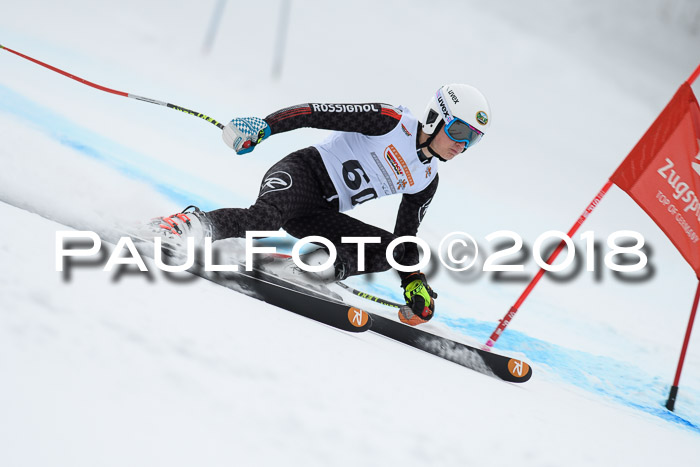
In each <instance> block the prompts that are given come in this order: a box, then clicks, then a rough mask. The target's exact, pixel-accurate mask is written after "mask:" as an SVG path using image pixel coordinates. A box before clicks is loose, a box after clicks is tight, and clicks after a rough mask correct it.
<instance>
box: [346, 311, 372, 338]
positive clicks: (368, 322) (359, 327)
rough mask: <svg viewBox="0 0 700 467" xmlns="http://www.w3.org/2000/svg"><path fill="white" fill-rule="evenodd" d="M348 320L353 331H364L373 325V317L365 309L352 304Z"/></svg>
mask: <svg viewBox="0 0 700 467" xmlns="http://www.w3.org/2000/svg"><path fill="white" fill-rule="evenodd" d="M348 322H349V323H350V324H351V325H352V328H351V329H350V330H351V331H355V332H362V331H366V330H368V329H369V328H370V327H371V326H372V317H371V316H370V315H369V313H367V312H366V311H365V310H361V309H360V308H355V307H354V306H351V307H349V308H348Z"/></svg>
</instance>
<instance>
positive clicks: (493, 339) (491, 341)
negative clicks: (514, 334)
mask: <svg viewBox="0 0 700 467" xmlns="http://www.w3.org/2000/svg"><path fill="white" fill-rule="evenodd" d="M612 184H613V182H612V181H611V180H608V182H607V183H606V184H605V186H604V187H603V188H602V189H601V190H600V192H598V194H597V195H596V197H595V198H593V201H591V203H590V204H589V205H588V207H587V208H586V210H585V211H583V214H581V216H580V217H579V218H578V220H577V221H576V223H575V224H574V225H573V226H572V227H571V229H569V232H568V233H567V236H568V237H569V238H572V237H573V236H574V234H575V233H576V231H577V230H578V229H579V227H581V224H583V223H584V221H585V220H586V219H588V216H589V215H590V214H591V212H593V210H594V209H595V208H596V206H598V204H599V203H600V200H601V199H603V196H605V194H606V193H607V192H608V190H609V189H610V187H611V186H612ZM564 246H566V242H564V241H563V240H562V241H561V242H560V243H559V245H558V246H557V249H556V250H554V252H553V253H552V254H551V255H550V256H549V258H548V259H547V264H552V263H553V262H554V260H555V259H557V256H559V253H561V250H563V249H564ZM544 273H545V269H544V268H540V270H539V271H537V274H535V277H533V278H532V280H531V281H530V283H529V284H528V286H527V287H526V288H525V290H524V291H523V293H522V294H520V297H519V298H518V300H517V301H516V302H515V304H514V305H513V306H512V307H510V310H508V313H506V315H505V316H504V317H503V319H502V320H501V321H500V322H499V323H498V326H497V327H496V329H494V331H493V333H491V337H489V340H488V341H486V346H487V347H493V345H494V344H495V343H496V341H497V340H498V338H499V337H501V334H502V333H503V331H504V330H505V329H506V327H507V326H508V325H509V324H510V322H511V321H513V317H515V314H516V313H517V312H518V309H520V305H522V304H523V302H524V301H525V299H526V298H527V297H528V295H530V292H532V289H534V288H535V286H536V285H537V283H538V282H539V281H540V279H542V276H543V275H544Z"/></svg>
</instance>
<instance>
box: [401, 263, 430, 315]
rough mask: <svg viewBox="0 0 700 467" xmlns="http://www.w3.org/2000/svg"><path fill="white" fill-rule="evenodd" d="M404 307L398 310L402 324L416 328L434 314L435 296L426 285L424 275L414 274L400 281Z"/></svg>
mask: <svg viewBox="0 0 700 467" xmlns="http://www.w3.org/2000/svg"><path fill="white" fill-rule="evenodd" d="M401 287H403V290H404V292H403V296H404V298H405V299H406V306H402V307H401V308H399V319H400V320H401V322H402V323H406V324H409V325H411V326H416V325H418V324H422V323H426V322H428V321H430V318H432V317H433V313H435V300H434V299H435V298H437V294H436V293H435V292H433V289H431V288H430V286H429V285H428V281H427V280H426V278H425V274H423V273H420V272H414V273H412V274H410V275H408V276H406V277H405V278H404V279H403V280H402V281H401Z"/></svg>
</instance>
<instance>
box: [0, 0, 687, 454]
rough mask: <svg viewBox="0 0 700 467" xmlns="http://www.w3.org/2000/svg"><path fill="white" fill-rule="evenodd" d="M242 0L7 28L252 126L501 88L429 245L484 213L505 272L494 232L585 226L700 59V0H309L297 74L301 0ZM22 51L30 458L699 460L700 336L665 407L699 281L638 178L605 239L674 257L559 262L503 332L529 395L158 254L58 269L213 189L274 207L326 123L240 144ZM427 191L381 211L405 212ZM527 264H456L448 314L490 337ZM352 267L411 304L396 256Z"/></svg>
mask: <svg viewBox="0 0 700 467" xmlns="http://www.w3.org/2000/svg"><path fill="white" fill-rule="evenodd" d="M218 3H219V2H218V1H216V0H208V1H202V2H187V1H169V2H164V1H152V2H136V1H132V0H126V1H122V2H118V3H95V2H87V1H78V0H66V1H64V2H47V1H29V0H25V1H23V2H10V3H9V4H8V5H4V6H3V8H2V15H0V44H2V45H4V46H6V47H9V48H12V49H14V50H17V51H19V52H22V53H25V54H27V55H30V56H32V57H34V58H36V59H39V60H43V61H46V62H48V63H49V64H51V65H54V66H56V67H59V68H61V69H64V70H66V71H68V72H69V73H72V74H75V75H77V76H80V77H81V78H84V79H87V80H90V81H94V82H96V83H98V84H101V85H103V86H107V87H110V88H114V89H117V90H120V91H125V92H129V93H132V94H137V95H140V96H147V97H149V98H153V99H157V100H163V101H167V102H170V103H173V104H176V105H180V106H183V107H186V108H189V109H193V110H196V111H197V112H202V113H204V114H206V115H209V116H211V117H213V118H215V119H217V120H219V121H222V122H226V121H227V119H230V118H233V117H240V116H259V117H264V116H265V115H267V114H269V113H271V112H273V111H275V110H278V109H280V108H282V107H285V106H289V105H294V104H299V103H304V102H343V103H354V102H386V103H390V104H394V105H405V106H407V107H408V108H410V109H411V110H412V111H413V113H414V114H416V115H421V113H422V110H423V108H424V106H425V104H426V102H427V100H428V98H429V96H430V95H431V93H432V92H434V90H435V89H436V88H437V87H438V86H440V85H442V84H446V83H450V82H465V83H470V84H473V85H475V86H477V87H478V88H479V89H481V90H482V91H483V92H484V94H485V95H486V96H487V97H488V99H489V101H490V103H491V107H492V113H493V115H492V127H491V131H489V133H488V135H486V136H485V137H484V139H483V140H482V141H481V142H480V144H479V145H478V146H476V147H474V148H471V149H469V150H468V151H467V152H466V153H464V154H463V155H461V156H459V157H458V158H457V159H456V160H454V161H452V162H450V163H449V164H445V165H441V167H440V178H441V182H440V189H439V190H438V194H437V195H436V197H435V199H434V201H433V203H432V204H431V207H430V210H429V211H428V214H427V216H426V218H425V220H424V222H423V225H422V227H421V230H420V231H419V235H420V236H421V237H422V238H424V239H425V240H427V241H428V242H429V243H430V244H431V245H432V246H433V249H434V250H435V251H434V253H436V252H437V245H438V244H439V243H440V241H441V239H443V238H444V237H445V236H446V235H447V234H449V233H451V232H455V231H463V232H468V233H469V234H471V235H472V236H473V237H475V238H476V239H477V241H478V242H479V245H480V247H481V248H482V253H481V257H480V261H481V263H480V264H482V263H483V260H484V259H485V257H486V256H488V255H489V254H490V253H492V252H493V251H495V249H496V248H495V245H494V244H493V243H496V242H493V243H489V242H488V241H487V240H486V236H487V235H488V234H490V233H492V232H496V231H500V230H510V231H513V232H516V233H517V234H519V235H520V236H521V237H522V238H523V240H524V242H525V244H526V245H528V246H532V244H533V243H534V242H535V240H536V238H537V237H538V236H539V235H540V234H542V233H544V232H546V231H548V230H560V231H567V230H568V229H569V227H570V226H571V225H572V224H573V223H574V221H575V220H576V219H577V218H578V216H579V215H580V214H581V212H582V211H583V210H584V209H585V207H586V206H587V205H588V203H589V202H590V201H591V199H592V198H593V197H594V196H595V194H596V193H597V192H598V191H599V190H600V188H602V186H603V185H604V184H605V182H606V181H607V178H608V177H609V176H610V175H611V174H612V172H613V171H614V170H615V168H616V167H617V165H618V164H619V163H620V162H621V161H622V159H624V157H625V156H626V154H627V153H628V152H629V150H630V149H631V148H632V147H633V145H634V144H635V143H636V142H637V140H638V139H639V138H640V137H641V135H642V134H643V133H644V131H645V130H646V128H648V126H649V125H650V124H651V123H652V122H653V120H654V118H655V117H656V116H657V115H658V113H659V112H660V111H661V109H662V108H663V107H664V106H665V104H666V103H667V102H668V100H669V99H670V98H671V96H672V95H673V93H674V92H675V90H676V89H677V87H678V86H679V85H680V84H681V83H682V82H683V80H685V79H686V78H687V77H688V76H689V75H690V73H691V72H692V71H693V70H694V69H695V67H696V66H697V65H698V62H700V53H699V52H698V51H700V47H698V44H700V29H699V26H698V25H699V24H700V6H699V5H698V4H697V2H693V1H683V0H677V1H668V0H665V1H662V0H644V1H632V0H625V1H618V2H606V1H603V0H593V1H589V2H574V1H561V2H548V1H544V0H533V1H531V2H526V3H522V2H517V1H514V0H512V1H504V2H491V3H488V4H485V3H484V2H475V1H459V2H457V1H454V2H448V1H446V0H436V1H432V2H420V1H415V0H406V1H403V2H398V3H397V2H370V1H366V0H360V1H356V2H324V1H321V0H306V1H302V0H299V1H295V2H291V5H290V9H289V12H290V16H289V19H288V29H287V36H286V43H285V49H284V50H285V55H284V61H283V64H282V73H281V75H280V76H279V77H273V75H272V69H273V57H274V56H275V51H274V49H275V44H276V41H277V39H276V34H277V28H278V24H279V21H280V19H279V18H278V15H279V12H280V11H282V10H284V8H283V5H284V3H285V0H275V1H269V2H263V3H260V2H257V3H256V2H249V3H241V2H226V3H225V6H224V8H223V10H222V11H221V10H217V4H218ZM215 11H221V13H220V15H221V16H220V24H219V27H218V32H217V34H216V37H215V40H214V42H213V45H212V47H211V50H209V51H208V52H205V51H204V50H203V44H204V41H205V37H206V36H207V30H208V28H209V27H210V24H212V14H213V13H214V12H215ZM0 70H1V73H0V141H2V143H1V144H0V156H1V157H2V159H1V161H2V169H1V170H0V219H2V224H1V225H2V228H0V264H1V265H2V266H3V267H2V268H0V375H2V377H1V379H0V465H2V466H13V467H14V466H40V465H52V466H54V465H55V466H94V465H100V466H103V465H104V466H110V465H114V466H123V465H144V466H146V465H149V466H150V465H183V466H184V465H194V464H196V465H440V466H442V465H484V464H488V465H509V466H512V465H518V466H545V465H567V466H589V465H596V466H598V465H602V466H606V465H610V466H613V465H637V466H657V465H679V466H685V465H696V464H697V459H698V454H700V344H698V338H697V334H696V335H695V336H694V337H693V338H692V339H691V342H690V346H689V349H688V355H687V358H686V362H685V369H684V373H683V377H682V379H681V385H680V391H679V395H678V401H677V404H676V410H675V412H669V411H667V410H666V409H665V408H664V403H665V400H666V397H667V395H668V391H669V388H670V385H671V383H672V381H673V376H674V372H675V368H676V363H677V360H678V355H679V352H680V347H681V342H682V338H683V335H684V332H685V328H686V324H687V320H688V315H689V311H690V307H691V304H692V299H693V294H694V292H695V288H696V287H697V279H696V278H695V275H694V274H693V271H692V270H691V268H690V267H689V266H688V265H687V264H686V263H685V262H684V260H683V259H682V257H681V256H680V254H679V253H678V252H677V251H676V250H675V248H674V247H673V245H671V244H670V242H669V241H668V240H667V239H666V238H665V237H664V235H663V234H662V233H661V231H660V230H659V229H658V227H656V226H655V224H654V223H653V222H652V221H651V220H650V219H648V218H647V217H646V215H645V214H644V213H643V211H642V210H641V209H640V208H639V207H637V205H636V204H635V203H634V202H633V201H632V200H631V199H630V198H629V197H628V196H627V195H626V194H625V193H623V192H622V191H621V190H619V189H617V188H615V187H614V188H613V189H611V191H610V192H609V193H608V195H607V196H606V197H605V198H604V200H603V201H602V202H601V204H600V205H599V206H598V208H597V209H596V211H595V212H594V214H593V215H592V216H591V217H590V218H589V219H588V220H587V221H586V223H585V224H584V227H583V228H582V231H587V230H588V231H593V232H594V234H595V238H596V240H597V242H598V243H597V248H598V250H599V254H605V253H606V252H607V251H608V247H607V245H606V239H607V237H608V236H609V235H610V234H611V233H613V232H616V231H619V230H635V231H638V232H640V233H641V234H642V235H643V236H644V238H645V240H646V244H647V247H648V250H647V253H648V254H649V266H647V268H645V270H644V271H642V272H641V273H637V274H632V275H626V276H625V275H623V276H620V275H616V274H613V273H612V271H610V270H608V269H606V268H605V267H604V266H602V265H600V264H599V265H598V266H599V267H598V269H597V271H596V272H586V271H585V267H582V266H579V268H578V269H572V270H570V271H568V272H569V274H567V275H568V276H569V277H568V278H567V277H564V278H563V279H562V278H561V276H560V280H558V281H555V280H552V279H549V278H548V277H547V276H545V279H543V281H542V282H541V283H540V284H539V285H538V286H537V287H536V289H535V291H534V292H533V294H532V295H531V296H530V297H529V298H528V300H527V301H526V302H525V304H524V305H523V306H522V307H521V309H520V311H519V313H518V315H517V316H516V318H515V319H514V320H513V322H512V323H511V324H510V326H509V327H508V329H507V331H506V332H505V333H504V335H503V337H502V338H501V339H500V340H499V341H498V343H497V345H496V350H497V351H499V352H505V353H509V354H513V355H517V356H519V357H522V358H523V359H525V360H526V361H528V362H529V363H531V365H532V367H533V369H534V376H533V378H532V379H531V380H530V381H529V382H527V383H525V384H522V385H516V384H509V383H504V382H502V381H500V380H497V379H495V378H491V377H488V376H485V375H482V374H479V373H476V372H473V371H470V370H468V369H465V368H463V367H460V366H458V365H455V364H453V363H450V362H447V361H444V360H442V359H439V358H436V357H434V356H431V355H428V354H426V353H422V352H420V351H417V350H415V349H412V348H410V347H406V346H403V345H401V344H398V343H396V342H393V341H391V340H388V339H385V338H383V337H381V336H378V335H376V334H372V333H363V334H359V335H351V334H348V333H344V332H341V331H338V330H335V329H333V328H329V327H325V326H323V325H320V324H318V323H316V322H314V321H311V320H307V319H304V318H301V317H299V316H296V315H294V314H292V313H289V312H287V311H284V310H281V309H278V308H275V307H271V306H269V305H266V304H264V303H262V302H259V301H257V300H255V299H253V298H250V297H247V296H244V295H241V294H238V293H235V292H233V291H231V290H229V289H226V288H223V287H220V286H217V285H215V284H213V283H210V282H206V281H202V280H198V279H195V280H190V279H188V278H187V277H178V278H172V277H168V276H166V275H164V274H162V273H160V272H158V271H157V269H156V268H155V265H154V264H153V262H151V261H150V260H148V259H146V263H147V265H148V266H149V269H150V270H151V272H150V273H149V274H143V273H135V272H133V270H129V271H128V272H124V271H123V270H122V271H121V272H103V271H102V266H103V265H104V258H103V261H101V262H98V261H94V262H93V264H87V265H82V266H79V267H75V268H72V269H70V271H69V273H61V272H57V271H56V245H55V243H56V232H57V231H63V230H72V229H78V230H100V229H104V230H106V229H110V228H113V227H114V226H125V225H134V223H138V222H140V221H143V220H148V219H150V218H151V217H154V216H157V215H164V214H171V213H173V212H176V211H178V210H180V209H182V208H183V207H185V206H186V205H188V204H197V205H199V206H200V207H201V208H203V209H205V210H207V209H215V208H220V207H227V206H230V207H233V206H237V207H245V206H248V205H250V204H251V203H252V202H253V201H254V199H255V194H256V193H257V190H258V185H259V182H260V179H261V177H262V175H263V174H264V173H265V171H266V169H267V168H268V167H269V166H270V165H271V164H273V163H274V162H275V161H277V160H278V159H279V158H281V157H282V156H284V155H286V154H288V153H289V152H291V151H293V150H295V149H298V148H301V147H304V146H308V145H311V144H314V143H315V142H317V141H319V140H320V139H321V138H323V137H324V136H325V134H326V132H324V131H321V130H312V129H304V130H298V131H295V132H290V133H285V134H282V135H276V136H274V137H272V138H270V139H269V140H266V141H265V142H264V143H263V144H261V145H260V146H259V147H258V148H256V150H255V152H254V153H252V154H250V155H248V156H236V155H235V154H233V153H232V152H231V151H230V150H229V149H228V148H226V146H225V145H224V144H223V142H222V141H221V138H220V130H218V129H217V128H216V127H214V126H213V125H211V124H210V123H207V122H205V121H204V120H201V119H198V118H196V117H193V116H189V115H186V114H184V113H180V112H174V111H172V110H169V109H167V108H165V107H162V106H156V105H152V104H148V103H143V102H138V101H136V100H133V99H125V98H123V97H119V96H115V95H113V94H109V93H105V92H101V91H98V90H95V89H93V88H90V87H87V86H84V85H82V84H80V83H78V82H76V81H74V80H70V79H67V78H66V77H63V76H60V75H59V74H57V73H53V72H51V71H49V70H47V69H45V68H42V67H39V66H37V65H36V64H33V63H30V62H29V61H26V60H23V59H21V58H19V57H17V56H15V55H12V54H10V53H9V52H7V51H3V50H0ZM695 91H696V94H697V93H698V86H697V85H696V86H695ZM399 201H400V198H399V197H392V198H383V199H381V200H377V201H376V202H372V203H367V204H365V205H362V206H360V207H359V208H358V209H357V210H355V211H353V213H352V215H353V216H357V217H358V218H361V219H362V220H364V221H366V222H370V223H374V224H376V225H379V226H382V227H384V228H387V229H392V228H393V224H394V220H395V212H396V209H397V207H398V203H399ZM574 240H575V242H576V244H577V249H576V255H577V257H578V258H579V265H581V264H584V263H582V262H583V261H584V259H585V254H586V252H585V242H584V241H582V240H580V239H579V238H578V236H577V237H576V238H574ZM287 245H288V243H287ZM103 248H104V254H105V255H106V254H109V253H110V252H111V247H110V246H109V245H108V244H105V245H104V247H103ZM510 259H511V260H514V261H515V260H517V261H520V262H521V264H525V272H524V273H518V274H507V275H505V276H504V277H498V276H496V275H494V273H478V272H474V271H473V270H472V271H470V272H465V273H455V272H451V271H449V270H448V269H446V268H445V267H444V266H441V265H440V264H439V263H438V262H436V261H434V262H433V263H434V264H433V263H431V266H430V267H429V268H428V271H427V272H428V276H429V278H430V283H431V285H432V287H433V288H434V289H435V290H436V291H437V292H438V293H439V294H440V297H439V299H438V301H437V314H436V317H435V319H434V320H433V321H431V322H430V323H429V324H427V325H425V326H424V327H423V328H424V329H425V330H426V331H429V332H433V333H436V334H441V335H446V336H449V337H451V338H453V339H457V340H462V341H464V342H469V343H483V342H485V341H486V339H487V338H488V337H489V335H490V334H491V332H492V331H493V329H494V328H495V326H496V325H497V323H498V320H499V319H501V318H502V317H503V315H504V314H505V313H506V312H507V310H508V309H509V308H510V306H511V305H512V304H513V303H514V302H515V300H516V299H517V298H518V296H519V295H520V293H521V292H522V290H523V289H524V287H525V286H526V284H527V279H528V277H529V276H531V275H532V274H533V273H534V271H535V270H536V267H535V264H534V261H533V259H532V256H531V254H530V253H528V254H527V255H524V254H520V255H514V256H513V257H511V258H510ZM506 279H508V280H506ZM349 283H350V284H351V285H353V286H355V287H357V288H359V289H362V290H365V291H368V292H371V293H374V294H377V295H381V296H385V297H388V298H391V299H394V300H400V298H401V290H400V287H399V281H398V279H397V277H396V276H395V275H394V273H392V272H386V273H382V274H376V275H372V276H368V277H360V278H352V279H351V280H350V281H349ZM358 300H359V302H358V304H360V305H363V306H368V307H371V306H372V305H370V304H369V303H366V304H363V303H362V300H361V299H358ZM379 311H380V312H384V313H387V316H391V311H390V310H384V311H381V310H379Z"/></svg>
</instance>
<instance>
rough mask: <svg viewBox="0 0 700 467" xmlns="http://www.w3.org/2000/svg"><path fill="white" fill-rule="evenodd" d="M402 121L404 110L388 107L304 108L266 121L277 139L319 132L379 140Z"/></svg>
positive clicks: (302, 106) (303, 106)
mask: <svg viewBox="0 0 700 467" xmlns="http://www.w3.org/2000/svg"><path fill="white" fill-rule="evenodd" d="M399 120H401V110H399V109H397V108H396V107H393V106H391V105H387V104H301V105H295V106H293V107H287V108H285V109H282V110H278V111H277V112H274V113H272V114H270V115H268V116H267V117H265V121H266V122H267V124H268V125H270V130H271V134H273V135H274V134H277V133H283V132H285V131H291V130H296V129H297V128H319V129H322V130H335V131H350V132H356V133H362V134H364V135H367V136H379V135H384V134H386V133H389V132H390V131H391V130H393V129H394V128H395V127H396V125H398V124H399Z"/></svg>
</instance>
